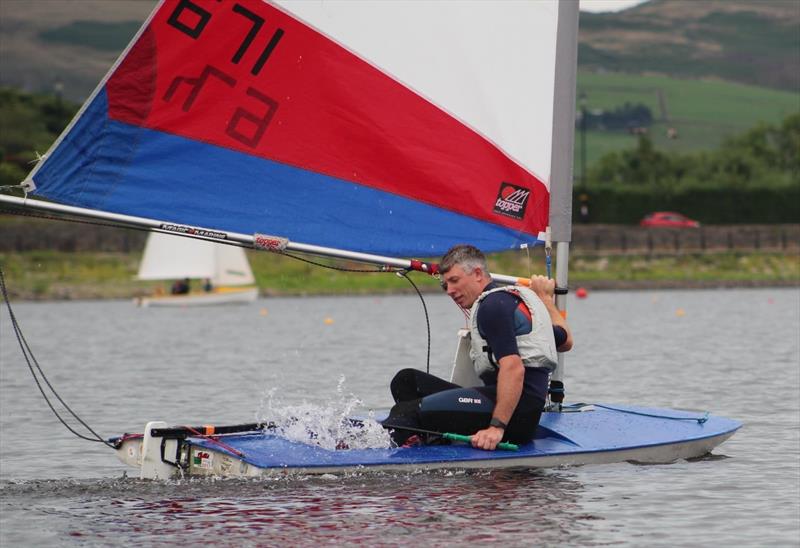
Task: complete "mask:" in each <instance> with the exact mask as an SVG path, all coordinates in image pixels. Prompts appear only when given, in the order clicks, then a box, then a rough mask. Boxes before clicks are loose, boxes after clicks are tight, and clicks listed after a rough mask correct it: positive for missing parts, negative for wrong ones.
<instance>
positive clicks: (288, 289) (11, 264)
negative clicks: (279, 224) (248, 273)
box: [0, 251, 800, 300]
mask: <svg viewBox="0 0 800 548" xmlns="http://www.w3.org/2000/svg"><path fill="white" fill-rule="evenodd" d="M249 258H250V262H251V265H252V267H253V272H254V274H255V276H256V282H257V284H258V286H259V288H260V290H261V293H262V294H264V295H311V294H314V295H346V294H371V293H409V292H413V288H412V287H411V285H410V284H409V283H408V282H407V281H406V280H403V279H401V278H400V277H398V276H397V275H395V274H392V273H385V272H384V273H369V274H363V273H347V272H341V271H336V270H330V269H327V268H322V267H320V266H315V265H311V264H308V263H305V262H302V261H298V260H296V259H292V258H289V257H282V256H278V255H273V254H270V253H260V252H249ZM139 259H140V255H139V254H138V253H64V252H55V251H35V252H26V253H14V254H9V253H6V254H0V266H1V267H2V269H3V272H4V275H5V279H6V284H7V287H8V291H9V294H10V295H11V297H12V298H16V299H25V300H47V299H103V298H131V297H134V296H139V295H144V294H148V293H150V292H152V291H153V290H154V289H155V287H156V286H159V285H161V286H162V287H166V286H167V284H166V283H162V284H159V283H158V282H138V281H136V280H135V278H134V277H135V274H136V269H137V268H138V264H139ZM313 260H315V261H319V262H322V263H325V264H334V263H331V262H329V261H325V260H324V259H323V260H319V259H313ZM337 266H339V267H345V268H354V269H371V268H373V267H370V266H363V265H358V264H355V263H352V264H346V263H338V264H337ZM490 268H491V269H492V270H493V271H495V272H502V273H504V274H511V275H520V276H525V275H527V274H528V273H529V272H531V271H532V272H533V273H535V274H544V267H543V265H542V261H541V260H540V258H539V257H536V258H535V259H534V261H533V263H532V266H529V264H528V261H527V258H526V256H525V255H524V254H520V253H512V254H497V255H492V256H491V257H490ZM411 277H412V279H413V280H414V282H415V283H416V284H417V286H418V287H420V289H422V290H423V291H427V292H430V291H438V286H437V282H436V280H435V279H433V278H430V277H428V276H425V275H422V274H420V273H414V274H412V275H411ZM570 285H571V286H572V287H578V286H585V287H587V288H622V289H624V288H648V287H652V288H656V287H716V286H751V285H765V286H768V285H794V286H800V255H798V254H788V255H787V254H779V253H717V254H712V253H705V254H684V255H676V256H660V257H659V256H654V257H646V256H640V255H615V256H606V257H592V258H581V257H575V258H573V259H572V261H571V263H570Z"/></svg>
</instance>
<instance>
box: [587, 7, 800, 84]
mask: <svg viewBox="0 0 800 548" xmlns="http://www.w3.org/2000/svg"><path fill="white" fill-rule="evenodd" d="M798 29H800V2H798V1H797V0H694V1H691V2H690V1H686V0H650V1H648V2H645V3H643V4H640V5H638V6H635V7H633V8H631V9H627V10H624V11H621V12H617V13H601V14H593V13H581V21H580V47H579V53H578V63H579V65H580V66H581V67H582V68H586V69H590V68H591V69H602V70H606V71H614V72H629V73H638V74H646V73H658V74H665V75H670V76H676V77H680V78H717V79H722V80H730V81H733V82H740V83H744V84H750V85H758V86H764V87H771V88H776V89H784V90H789V91H794V92H797V91H798V90H800V30H798Z"/></svg>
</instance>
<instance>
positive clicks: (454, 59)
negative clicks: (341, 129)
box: [277, 0, 558, 185]
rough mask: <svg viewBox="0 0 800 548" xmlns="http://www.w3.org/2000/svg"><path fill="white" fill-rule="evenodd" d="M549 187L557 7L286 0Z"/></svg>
mask: <svg viewBox="0 0 800 548" xmlns="http://www.w3.org/2000/svg"><path fill="white" fill-rule="evenodd" d="M277 4H278V5H280V6H281V7H282V8H283V9H285V10H287V11H289V12H291V13H292V14H294V15H295V16H297V17H299V18H300V19H303V20H305V21H306V22H307V23H309V24H310V25H312V26H314V27H316V28H317V29H318V30H320V31H321V32H323V33H324V34H326V35H328V36H329V37H331V38H333V39H334V40H336V41H338V42H339V43H340V44H341V45H342V46H344V47H346V48H347V49H349V50H350V51H352V52H354V53H356V54H357V55H359V56H360V57H362V58H363V59H365V60H367V61H369V62H370V63H372V64H373V65H375V66H377V67H378V68H380V69H382V70H383V71H385V72H386V73H388V74H390V75H391V76H393V77H394V78H396V79H397V80H399V81H401V82H402V83H404V84H405V85H407V86H408V87H410V88H411V89H413V90H415V91H416V92H417V93H419V94H421V95H422V96H424V97H426V98H427V99H429V100H430V101H432V102H433V103H434V104H436V105H437V106H439V107H440V108H442V109H443V110H445V111H447V112H449V113H450V114H451V115H453V116H455V117H456V118H458V119H460V120H461V121H462V122H464V123H465V124H467V125H469V126H470V127H472V128H473V129H475V130H476V131H478V132H479V133H480V134H482V135H483V136H484V137H486V138H487V139H489V140H490V141H492V142H493V143H495V145H497V146H499V147H500V148H501V149H502V150H503V151H504V152H505V153H506V154H507V155H508V156H510V157H511V158H513V159H514V160H516V161H517V162H519V163H520V164H522V166H524V167H525V168H526V169H528V170H529V171H530V172H531V173H532V174H533V175H535V176H537V178H539V179H540V180H541V181H542V182H544V183H545V184H548V185H549V181H550V162H551V139H552V123H553V97H554V72H555V45H556V28H557V20H558V2H557V0H536V1H495V2H489V1H484V2H478V1H471V0H452V1H441V2H436V1H425V2H422V1H418V2H407V1H402V0H382V1H380V2H363V1H360V0H336V1H335V2H326V1H315V2H311V1H303V0H300V1H298V0H278V2H277Z"/></svg>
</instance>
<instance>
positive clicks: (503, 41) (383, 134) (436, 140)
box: [0, 0, 741, 478]
mask: <svg viewBox="0 0 800 548" xmlns="http://www.w3.org/2000/svg"><path fill="white" fill-rule="evenodd" d="M409 29H414V38H413V40H410V39H409ZM577 30H578V2H577V0H562V1H558V0H530V1H505V2H473V1H469V0H452V1H441V2H439V1H426V2H406V1H400V0H381V1H375V2H366V1H360V0H339V1H337V2H308V1H294V0H275V1H274V2H266V1H262V0H238V1H237V2H219V1H212V0H162V1H161V2H160V3H159V4H158V6H157V7H156V8H155V10H154V11H153V13H152V14H151V16H150V17H149V19H148V20H147V21H146V22H145V23H144V25H143V26H142V28H141V30H140V31H139V33H138V34H137V35H136V37H135V38H134V39H133V41H132V42H131V44H130V45H129V46H128V48H127V49H126V50H125V52H124V53H123V54H122V56H121V57H120V59H119V60H118V61H117V63H116V64H115V65H114V66H113V67H112V69H111V70H110V71H109V73H108V75H107V76H106V77H105V78H104V79H103V81H102V82H100V84H99V86H98V87H97V89H96V90H95V92H94V93H93V94H92V96H91V97H90V98H89V100H88V101H87V102H86V104H85V105H84V106H83V108H82V109H81V110H80V112H79V113H78V115H77V117H76V118H75V119H74V120H73V122H72V123H71V124H70V125H69V127H68V128H67V129H66V130H65V132H64V133H63V134H62V135H61V137H59V139H58V140H57V141H56V143H55V144H54V145H53V147H52V148H51V149H50V150H49V151H48V153H47V154H46V156H45V158H44V160H43V161H42V162H40V163H39V164H38V165H37V166H36V168H35V169H34V171H33V172H32V173H31V174H30V176H29V179H28V181H29V186H30V188H31V190H32V191H33V195H34V196H41V197H44V198H46V199H47V200H48V202H44V201H41V200H30V199H29V200H27V201H25V200H22V199H19V198H14V197H10V196H3V195H0V202H4V203H7V204H10V205H14V206H15V207H27V208H33V209H42V210H47V211H50V212H55V213H60V214H64V215H78V216H89V217H93V218H100V219H103V220H106V221H109V222H112V223H116V224H119V225H121V226H136V227H144V228H147V229H150V230H154V231H160V232H171V233H180V234H182V235H185V236H188V237H193V238H198V239H203V240H208V241H217V242H219V241H224V242H225V243H228V244H232V245H238V246H243V247H250V248H259V249H267V250H270V251H275V252H282V253H287V252H293V251H296V252H300V253H307V254H314V255H321V256H326V257H332V258H340V259H346V260H352V261H359V262H364V263H370V264H378V265H382V266H384V267H388V268H397V269H403V270H420V271H422V272H427V273H428V274H432V275H435V274H436V271H437V267H436V265H434V264H430V263H424V262H422V261H419V260H410V259H403V258H399V257H433V256H440V255H441V254H443V253H444V252H446V250H447V249H449V248H450V247H452V246H453V245H455V244H461V243H469V244H473V245H475V246H476V247H478V248H480V249H482V250H483V251H484V252H498V251H503V250H511V249H519V248H520V247H521V246H524V245H527V246H533V245H542V244H545V242H547V246H548V250H549V249H550V247H551V245H554V247H555V255H556V265H555V266H556V273H555V278H556V285H557V286H558V287H559V288H566V287H567V284H568V272H567V266H568V263H569V260H568V259H569V242H570V240H571V228H572V227H571V214H572V211H571V203H572V201H571V200H572V198H571V195H572V152H573V139H574V115H575V78H576V69H577ZM548 226H549V227H550V228H549V232H546V231H547V230H548ZM271 235H278V236H271ZM299 242H303V243H299ZM549 254H550V253H548V255H549ZM492 277H493V279H495V280H497V281H499V282H501V283H509V284H513V283H524V282H525V279H520V278H517V277H515V276H506V275H495V274H493V275H492ZM562 293H564V291H560V292H559V294H558V295H557V296H556V304H557V306H558V308H559V309H561V310H562V311H563V310H564V309H565V305H566V296H565V295H564V294H562ZM460 340H461V341H462V343H463V336H461V335H460ZM461 348H463V344H462V346H461ZM459 355H460V353H457V356H456V359H455V362H456V363H458V362H459V360H460V359H461V358H459ZM467 365H468V364H467ZM454 369H455V370H456V371H466V370H462V369H459V366H458V365H456V367H454ZM473 374H474V372H473ZM563 377H564V360H563V355H560V356H559V365H558V367H557V368H556V370H555V372H554V374H553V376H552V379H553V381H555V382H556V383H563ZM554 386H557V387H563V384H559V385H555V384H554ZM560 395H561V396H563V390H562V392H560ZM551 396H552V395H551ZM552 400H553V401H554V402H555V401H556V399H555V398H554V397H553V398H552ZM560 409H561V403H560V402H558V405H557V406H556V408H555V410H560ZM642 409H643V408H633V407H632V406H631V407H622V406H606V407H599V406H598V407H581V408H580V409H573V411H575V412H570V413H566V412H564V413H557V412H545V413H544V414H543V416H542V420H541V423H540V430H539V432H538V433H537V436H536V439H535V440H534V441H533V442H532V443H530V444H527V445H525V446H522V447H520V451H519V452H514V453H510V452H502V454H501V453H499V452H486V451H480V450H476V449H472V448H471V447H469V446H463V445H453V446H433V447H422V448H394V449H392V448H386V449H363V450H342V451H328V450H326V449H323V448H321V447H316V446H313V445H311V444H303V443H296V442H291V441H288V440H286V439H285V438H282V437H280V436H279V435H276V434H275V433H274V432H269V431H262V430H254V431H252V432H247V433H239V434H223V435H219V436H218V435H216V434H215V435H203V434H202V433H200V434H198V435H193V436H177V437H158V436H157V435H156V434H162V435H163V434H164V432H165V430H163V429H164V428H165V427H166V426H167V425H165V424H164V423H159V422H151V423H149V424H148V426H147V428H146V431H145V434H144V435H143V436H142V437H137V436H133V437H130V436H129V437H125V438H123V439H120V440H117V441H119V444H120V446H119V449H118V451H117V453H118V456H119V457H120V458H121V459H122V460H123V461H125V462H128V463H130V464H132V465H134V466H138V467H139V468H140V473H141V475H142V477H151V478H154V477H168V476H171V475H174V474H176V473H178V472H179V471H180V470H184V469H185V470H184V471H185V472H187V473H189V474H198V475H209V474H213V475H238V476H254V475H262V474H269V473H273V472H277V473H285V472H286V471H300V472H319V473H323V472H330V471H339V470H347V469H354V468H358V469H363V468H364V467H367V468H374V469H398V468H400V469H403V468H419V467H423V468H446V467H466V468H473V467H480V468H485V467H507V466H554V465H563V464H586V463H593V462H616V461H620V460H627V459H634V460H638V461H643V462H669V461H671V460H675V459H677V458H688V457H696V456H700V455H703V454H705V453H707V452H708V451H710V450H711V449H713V448H714V447H715V446H716V445H718V444H719V443H721V442H722V441H724V440H725V439H726V438H728V437H729V436H731V435H732V434H733V433H734V432H735V431H736V429H738V428H739V426H741V425H740V424H739V423H737V422H736V421H731V420H728V419H723V418H719V417H713V416H712V417H709V419H708V421H707V422H705V423H703V424H700V423H697V422H696V421H694V422H693V421H684V420H674V419H675V418H676V417H677V418H681V417H684V418H685V417H687V416H691V414H688V415H687V414H686V413H685V412H681V411H673V410H664V409H661V410H659V409H646V408H644V411H643V412H642ZM223 438H224V439H223Z"/></svg>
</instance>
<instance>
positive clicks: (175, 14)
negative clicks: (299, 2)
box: [163, 0, 284, 148]
mask: <svg viewBox="0 0 800 548" xmlns="http://www.w3.org/2000/svg"><path fill="white" fill-rule="evenodd" d="M217 1H218V2H219V1H220V0H217ZM231 12H232V13H234V14H236V16H239V17H243V18H245V19H247V21H248V22H249V23H250V25H249V26H250V28H249V30H248V31H247V34H246V35H245V36H244V37H243V38H242V42H241V44H240V45H239V47H238V49H237V50H236V52H235V53H234V54H233V57H231V60H230V62H231V63H233V64H234V65H238V64H239V62H240V61H241V60H242V59H243V58H244V57H245V54H246V53H247V51H248V50H249V49H250V47H251V46H252V45H253V42H254V41H255V40H256V37H257V36H258V35H259V34H260V33H261V30H262V27H263V26H264V23H265V22H266V19H264V18H263V17H261V16H260V15H258V14H257V13H254V12H253V11H251V10H249V9H247V8H246V7H244V6H243V5H241V4H239V3H235V4H233V7H232V8H231ZM211 17H212V14H211V12H209V11H208V10H206V9H204V8H202V7H201V6H198V5H197V4H196V3H194V2H193V1H192V0H180V2H178V4H177V5H176V6H175V9H174V10H173V11H172V13H171V14H170V16H169V19H168V20H167V24H168V25H170V26H171V27H173V28H174V29H176V30H178V31H180V32H182V33H183V34H185V35H186V36H189V37H190V38H192V39H194V40H196V39H198V38H200V36H201V35H202V34H203V31H204V30H205V28H206V26H207V25H208V23H209V21H211ZM283 35H284V30H283V29H281V28H278V29H276V30H275V31H274V32H273V33H272V36H271V37H270V39H269V41H268V42H267V44H266V46H264V49H263V50H261V53H260V54H259V56H258V58H257V59H256V61H255V62H254V63H253V66H252V67H251V68H250V73H251V74H252V75H253V76H258V75H259V73H260V72H261V70H262V69H263V68H264V65H265V64H266V63H267V61H268V60H269V58H270V56H271V55H272V53H273V52H274V51H275V48H276V47H277V46H278V43H279V42H280V41H281V38H282V37H283ZM211 80H214V81H215V82H217V83H221V84H223V85H225V86H227V87H230V88H235V87H236V84H237V80H236V78H235V77H233V76H232V75H230V74H228V73H226V72H225V71H223V70H220V69H218V68H216V67H214V66H212V65H206V66H205V67H204V68H203V70H202V71H201V72H200V74H199V75H197V76H177V77H175V79H173V81H172V82H171V83H170V85H169V87H168V88H167V91H166V93H165V94H164V97H163V99H164V100H165V101H167V102H169V101H171V100H172V98H173V96H174V95H175V93H176V92H177V91H178V89H179V88H180V87H181V86H182V85H186V86H188V87H189V92H188V94H187V95H186V98H185V99H184V101H183V104H182V105H181V109H182V110H183V111H184V112H188V111H189V109H191V108H192V105H193V104H194V102H195V100H196V99H197V97H198V95H199V94H200V90H201V89H202V88H203V86H205V85H206V84H207V83H208V82H209V81H211ZM245 93H246V94H247V96H248V97H251V98H253V99H254V100H255V101H257V102H259V103H261V105H263V106H265V107H266V110H265V111H263V112H262V113H258V114H257V113H253V112H251V111H249V110H246V109H244V108H242V107H237V109H236V110H235V111H234V113H233V116H231V118H230V120H229V121H228V124H227V127H226V128H225V133H226V134H227V135H228V136H230V137H231V138H233V139H235V140H237V141H239V142H240V143H242V144H243V145H245V146H247V147H249V148H255V147H257V146H258V144H259V142H261V138H262V137H263V136H264V132H265V131H266V130H267V126H269V123H270V121H271V120H272V117H273V116H274V115H275V111H276V110H277V109H278V102H277V101H276V100H275V99H273V98H271V97H269V96H268V95H267V94H265V93H263V92H262V91H260V90H258V89H256V88H254V87H253V86H248V88H247V90H246V92H245ZM242 122H249V125H251V126H252V128H251V129H250V131H243V130H242V129H240V126H241V125H242Z"/></svg>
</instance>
